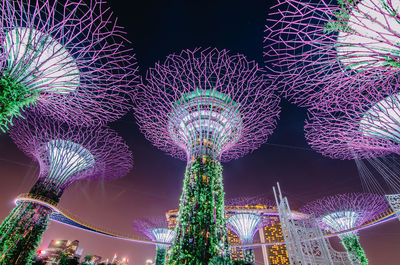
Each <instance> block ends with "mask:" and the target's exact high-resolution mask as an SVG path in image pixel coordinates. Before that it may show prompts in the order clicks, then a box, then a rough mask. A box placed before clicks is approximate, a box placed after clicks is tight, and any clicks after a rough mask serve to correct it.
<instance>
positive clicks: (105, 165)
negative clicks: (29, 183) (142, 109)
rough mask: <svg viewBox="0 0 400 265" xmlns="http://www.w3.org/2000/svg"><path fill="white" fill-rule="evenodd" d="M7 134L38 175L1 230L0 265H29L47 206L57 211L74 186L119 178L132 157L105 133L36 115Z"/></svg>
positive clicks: (48, 211)
mask: <svg viewBox="0 0 400 265" xmlns="http://www.w3.org/2000/svg"><path fill="white" fill-rule="evenodd" d="M9 133H10V135H11V138H12V139H13V141H14V142H15V143H16V144H17V146H18V147H19V148H20V149H21V150H22V151H24V152H25V153H26V154H27V155H28V156H29V157H31V158H32V159H33V160H35V161H37V162H38V164H39V168H40V171H39V176H38V178H37V181H36V183H35V185H34V186H33V187H32V189H31V190H30V192H29V198H31V199H29V200H25V201H22V202H20V203H19V204H18V205H17V206H16V207H15V208H14V209H13V210H12V212H11V214H10V215H9V216H8V217H7V218H6V219H5V220H4V221H3V223H2V224H1V226H0V264H4V265H6V264H31V262H32V258H33V257H34V253H35V249H36V247H37V246H38V244H39V243H40V241H41V236H42V234H43V232H44V231H45V230H46V228H47V223H48V219H49V215H50V214H51V212H52V209H51V207H49V206H48V205H53V206H56V205H57V203H58V202H59V200H60V197H61V195H62V193H63V192H64V190H65V189H66V188H67V187H68V186H69V185H71V184H72V183H73V182H75V181H78V180H81V179H92V180H96V179H97V180H108V179H113V178H116V177H121V176H124V175H125V174H127V173H128V172H129V170H130V168H131V166H132V157H131V156H132V155H131V152H130V151H129V149H128V146H127V145H126V144H125V143H124V142H123V140H122V138H121V137H119V136H118V135H117V134H116V133H115V132H114V131H112V130H110V129H108V128H104V127H99V126H96V127H91V128H86V127H78V126H73V125H70V124H63V123H60V122H56V121H54V120H53V119H51V118H48V117H43V116H40V115H38V114H37V113H35V112H32V113H27V114H26V118H25V119H17V120H16V121H15V126H14V127H13V128H12V129H11V130H10V131H9ZM43 201H45V202H46V203H47V205H45V204H43V203H41V202H43Z"/></svg>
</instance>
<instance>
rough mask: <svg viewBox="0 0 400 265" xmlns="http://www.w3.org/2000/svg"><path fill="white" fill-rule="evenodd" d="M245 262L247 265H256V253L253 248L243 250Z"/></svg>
mask: <svg viewBox="0 0 400 265" xmlns="http://www.w3.org/2000/svg"><path fill="white" fill-rule="evenodd" d="M243 261H244V263H245V264H255V261H256V260H255V257H254V251H253V249H251V248H246V249H243Z"/></svg>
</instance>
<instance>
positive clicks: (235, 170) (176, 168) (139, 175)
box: [0, 0, 400, 265]
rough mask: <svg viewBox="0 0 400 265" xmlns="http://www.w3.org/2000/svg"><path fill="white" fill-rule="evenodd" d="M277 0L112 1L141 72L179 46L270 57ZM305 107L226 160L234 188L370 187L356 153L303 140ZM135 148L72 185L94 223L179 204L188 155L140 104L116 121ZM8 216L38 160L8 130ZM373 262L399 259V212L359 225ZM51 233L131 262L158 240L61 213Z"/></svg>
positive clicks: (317, 193) (289, 191)
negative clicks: (326, 152) (268, 30)
mask: <svg viewBox="0 0 400 265" xmlns="http://www.w3.org/2000/svg"><path fill="white" fill-rule="evenodd" d="M270 6H271V3H269V1H259V0H249V1H243V0H230V1H229V0H226V1H217V0H214V1H212V0H202V1H183V0H182V1H175V0H168V1H165V0H164V1H162V0H160V1H153V0H145V1H143V0H141V1H137V0H130V1H127V0H112V1H111V7H112V9H113V10H114V11H115V13H116V15H117V16H118V17H119V24H120V25H123V26H125V28H126V30H127V32H128V34H129V35H128V37H129V39H130V40H132V42H133V43H132V45H133V47H134V50H135V53H136V55H137V59H138V64H139V67H140V72H141V74H144V73H145V71H146V69H147V68H148V67H150V66H152V65H153V64H154V63H155V62H156V61H160V60H164V58H165V56H167V55H168V54H170V53H179V52H180V50H181V49H186V48H195V47H200V46H201V47H217V48H219V49H224V48H225V49H229V50H231V51H232V52H233V53H242V54H245V55H246V56H247V57H248V58H249V59H252V60H256V61H257V62H259V63H260V64H262V63H263V57H262V46H263V30H264V24H265V20H266V18H267V15H268V12H269V7H270ZM305 118H306V111H305V110H304V109H300V108H297V107H296V106H294V105H291V104H289V103H288V102H286V101H283V102H282V113H281V117H280V120H279V122H278V126H277V129H276V130H275V132H274V134H273V135H272V136H271V137H270V140H269V141H268V143H267V144H264V145H263V146H262V147H261V148H260V149H258V150H257V151H255V152H253V153H252V154H249V155H247V156H246V157H243V158H241V159H239V160H235V161H231V162H229V163H225V164H224V183H225V192H226V198H228V199H229V198H233V197H237V196H253V195H263V196H265V197H267V198H269V199H273V195H272V186H273V185H275V183H276V182H277V181H279V182H280V184H281V187H282V188H283V190H284V193H285V195H287V196H288V198H289V202H290V204H291V206H292V208H294V209H295V208H296V207H300V206H302V205H303V204H304V203H306V202H307V201H310V200H313V199H318V198H320V197H321V196H324V195H332V194H336V193H342V192H352V191H361V188H360V180H359V177H358V173H357V170H356V167H355V164H354V162H352V161H338V160H331V159H328V158H324V157H322V156H321V155H320V154H318V153H316V152H314V151H312V150H311V149H310V147H309V146H308V145H307V143H306V142H305V140H304V134H303V126H304V120H305ZM112 127H113V128H114V129H116V130H118V132H119V133H120V134H121V135H122V136H123V137H124V138H125V139H126V141H127V142H128V144H129V146H130V147H131V148H132V151H133V154H134V163H135V165H134V169H133V170H132V171H131V172H130V173H129V175H127V176H126V177H124V178H122V179H119V180H115V181H111V182H104V183H99V182H87V181H81V182H79V183H75V184H73V185H72V186H71V187H70V188H69V189H68V190H67V191H66V192H65V193H64V195H63V197H62V199H61V203H60V205H61V206H62V207H64V208H67V209H68V210H69V211H71V212H72V213H74V214H76V215H78V216H80V217H81V219H83V220H86V221H87V222H89V223H93V224H98V225H101V226H104V227H107V228H110V229H112V230H114V231H117V232H121V233H126V234H131V233H132V229H131V227H130V225H131V222H132V221H133V220H134V219H136V218H140V217H141V216H149V215H150V216H152V215H163V214H164V213H165V212H166V211H167V210H169V209H173V208H176V207H177V205H178V198H179V195H180V193H181V191H182V176H183V172H184V168H185V162H183V161H179V160H177V159H174V158H172V157H170V156H168V155H166V154H164V153H163V152H161V151H159V150H157V149H156V148H155V147H153V146H152V145H151V144H150V143H149V142H148V141H147V140H146V139H145V138H144V137H143V136H142V135H141V134H140V132H139V130H138V127H137V125H136V124H135V120H134V118H133V115H132V113H129V114H128V115H126V116H125V117H124V118H123V119H122V120H120V121H118V122H115V123H113V124H112ZM0 168H1V171H0V172H1V175H0V177H1V180H2V184H1V186H0V202H1V203H0V219H3V218H4V217H6V216H7V215H8V213H9V211H10V210H11V209H12V208H13V207H14V203H13V199H14V198H15V197H16V196H17V195H18V194H20V193H24V192H27V191H29V188H30V187H31V185H32V184H33V183H34V181H35V175H36V173H37V172H36V171H37V168H36V164H35V163H33V162H31V161H30V160H29V159H28V158H27V157H26V156H25V155H24V154H23V153H22V152H20V151H19V150H18V149H17V148H16V147H15V145H14V144H13V143H12V142H11V140H10V138H9V137H8V136H7V135H4V134H3V135H0ZM360 238H361V244H362V245H363V246H364V248H365V251H366V253H367V256H368V258H369V260H370V264H371V265H383V264H385V265H397V264H398V260H400V253H399V252H397V251H395V250H397V249H398V247H399V246H400V224H399V223H398V221H390V222H389V223H386V224H383V225H381V226H379V227H375V228H373V229H370V230H367V231H361V232H360ZM51 239H70V240H74V239H78V240H80V242H81V246H83V247H84V249H85V252H87V253H92V254H98V255H100V256H103V257H112V255H113V253H115V252H117V253H118V254H120V255H121V256H126V257H128V258H129V259H130V260H131V262H130V264H135V265H136V264H138V265H142V264H144V262H145V260H146V259H148V258H153V257H154V247H151V246H143V245H139V244H134V243H129V242H124V241H119V240H115V239H109V238H104V237H101V236H98V235H94V234H91V233H87V232H82V231H80V230H74V229H73V228H69V227H65V226H62V225H60V224H55V223H52V224H51V225H50V228H49V230H48V231H47V232H46V233H45V234H44V238H43V242H42V244H41V247H42V248H44V247H47V245H48V244H49V242H50V240H51Z"/></svg>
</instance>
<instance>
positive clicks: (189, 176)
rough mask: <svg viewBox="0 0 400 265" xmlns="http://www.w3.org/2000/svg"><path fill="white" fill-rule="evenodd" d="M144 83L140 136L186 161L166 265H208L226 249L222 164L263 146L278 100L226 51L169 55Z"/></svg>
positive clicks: (250, 65) (252, 66)
mask: <svg viewBox="0 0 400 265" xmlns="http://www.w3.org/2000/svg"><path fill="white" fill-rule="evenodd" d="M146 81H147V82H146V85H145V86H144V87H143V89H142V92H141V93H140V94H139V95H138V99H137V101H136V109H135V112H136V116H137V120H138V124H139V126H140V128H141V130H142V132H143V133H144V134H145V136H146V138H147V139H149V140H150V141H151V142H152V143H153V144H154V145H155V146H157V147H158V148H160V149H161V150H164V151H166V152H168V153H170V154H171V155H172V156H174V157H178V158H181V159H185V160H187V162H188V165H187V168H186V173H185V179H184V187H183V193H182V196H181V203H180V210H179V218H178V226H177V230H176V231H177V235H176V239H175V242H174V244H173V247H172V251H171V253H170V254H171V255H168V258H167V259H168V262H169V263H168V264H181V263H185V262H189V261H190V263H188V264H207V263H208V262H209V261H210V260H213V259H214V258H216V259H218V257H223V256H227V249H228V242H227V237H226V221H225V216H224V192H223V185H222V166H221V164H220V161H227V160H230V159H234V158H238V157H240V156H242V155H244V154H246V153H248V152H250V151H252V150H255V149H257V148H258V147H259V146H260V145H261V144H262V143H264V142H266V141H267V139H268V136H269V135H270V134H271V133H272V132H273V129H274V128H275V124H276V119H277V117H278V114H279V106H278V105H279V98H278V97H277V96H276V95H275V94H274V92H275V89H274V88H273V87H270V82H269V81H268V79H266V77H265V75H264V74H263V72H262V71H261V70H260V69H259V67H258V65H257V64H256V63H255V62H253V61H248V60H247V59H246V58H245V57H244V56H243V55H229V53H228V51H226V50H217V49H205V50H200V49H196V50H194V51H190V50H184V51H182V52H181V53H180V54H173V55H170V56H168V57H167V59H166V60H165V62H163V63H157V64H156V65H155V66H154V67H153V68H151V69H149V70H148V72H147V78H146ZM193 209H196V210H193ZM188 227H190V229H188ZM196 262H197V263H196Z"/></svg>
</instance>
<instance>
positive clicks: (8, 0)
mask: <svg viewBox="0 0 400 265" xmlns="http://www.w3.org/2000/svg"><path fill="white" fill-rule="evenodd" d="M0 11H1V13H2V14H3V15H2V17H1V18H0V21H1V25H2V27H1V33H0V45H1V46H2V56H1V59H0V69H1V72H2V75H3V76H2V77H7V78H8V79H10V80H12V81H13V82H16V83H18V84H20V85H22V86H23V87H26V88H27V89H28V91H29V92H28V94H27V95H25V97H27V98H31V99H33V103H32V105H34V106H35V107H36V109H37V110H39V111H40V112H41V113H44V114H46V115H51V116H52V117H53V118H55V119H58V120H61V121H65V122H69V123H74V124H87V125H97V124H98V123H99V122H105V121H111V120H115V119H117V118H118V117H121V116H122V115H124V114H125V113H126V112H127V111H128V110H129V109H130V97H132V96H133V94H134V92H135V89H133V88H132V87H135V86H136V85H137V84H138V82H139V77H138V75H137V66H136V60H135V58H134V55H133V54H132V50H131V48H129V47H128V46H129V42H128V41H127V40H126V38H125V33H124V30H123V29H122V28H121V27H119V26H118V25H116V18H115V17H114V16H113V14H112V12H111V11H110V9H109V7H108V6H107V5H106V4H105V2H104V1H98V0H88V1H81V0H65V1H62V2H61V1H47V0H39V1H36V0H0ZM21 110H22V108H21ZM17 113H20V111H19V112H17ZM10 115H11V114H10ZM15 115H18V114H15ZM13 118H15V116H9V117H8V119H9V121H8V122H9V123H11V124H12V120H13Z"/></svg>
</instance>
